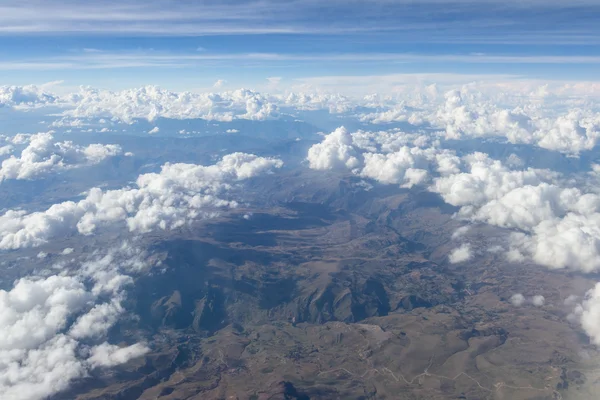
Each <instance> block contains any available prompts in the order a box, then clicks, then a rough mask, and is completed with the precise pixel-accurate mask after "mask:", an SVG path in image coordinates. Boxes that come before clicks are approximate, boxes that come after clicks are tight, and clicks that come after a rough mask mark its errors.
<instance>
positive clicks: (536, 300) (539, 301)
mask: <svg viewBox="0 0 600 400" xmlns="http://www.w3.org/2000/svg"><path fill="white" fill-rule="evenodd" d="M531 303H532V304H533V305H534V306H536V307H541V306H543V305H544V304H545V303H546V299H545V298H544V296H542V295H539V294H538V295H535V296H533V297H532V298H531Z"/></svg>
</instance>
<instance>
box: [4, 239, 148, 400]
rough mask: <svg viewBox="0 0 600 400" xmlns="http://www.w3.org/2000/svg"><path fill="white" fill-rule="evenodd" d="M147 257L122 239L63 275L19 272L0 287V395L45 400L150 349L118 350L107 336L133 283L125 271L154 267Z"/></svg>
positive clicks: (17, 399)
mask: <svg viewBox="0 0 600 400" xmlns="http://www.w3.org/2000/svg"><path fill="white" fill-rule="evenodd" d="M146 257H147V254H146V253H144V252H141V251H139V250H137V249H135V248H132V247H130V246H129V245H128V244H127V243H125V244H123V245H122V246H121V247H120V248H115V249H111V250H109V251H108V252H107V253H106V254H104V255H102V254H93V255H92V256H91V258H90V259H89V260H88V261H86V262H84V263H83V264H81V265H74V266H73V268H72V269H64V268H63V269H62V271H61V273H60V275H52V276H47V277H35V276H33V277H27V278H22V279H19V280H18V281H16V282H15V284H14V286H13V287H12V289H10V290H8V291H4V290H0V397H1V398H3V399H5V398H6V399H14V400H41V399H44V398H47V397H48V396H50V395H53V394H56V393H58V392H60V391H62V390H65V389H66V388H68V387H69V385H70V383H71V382H72V381H73V380H75V379H78V378H82V377H84V376H86V375H88V373H89V371H91V370H92V369H94V368H100V367H110V366H115V365H118V364H121V363H125V362H127V361H129V360H130V359H132V358H135V357H139V356H142V355H143V354H145V353H146V352H148V351H149V349H148V348H147V347H146V346H145V345H144V344H141V343H136V344H133V345H131V346H127V347H123V348H120V347H118V346H114V345H112V344H109V343H107V342H106V341H105V340H106V335H107V332H108V330H109V329H110V328H111V327H113V326H114V324H115V323H117V321H118V319H119V317H120V316H121V315H122V314H123V313H124V312H125V311H124V309H123V306H122V304H121V302H122V301H123V299H124V298H125V296H126V294H125V291H124V290H125V288H126V286H127V285H129V284H131V282H132V277H131V276H129V275H126V274H133V273H136V271H140V270H141V269H142V268H148V267H150V266H151V265H152V264H150V263H149V262H148V261H147V258H146ZM84 282H85V283H84ZM102 298H110V299H111V300H110V302H108V303H106V302H103V300H101V299H102Z"/></svg>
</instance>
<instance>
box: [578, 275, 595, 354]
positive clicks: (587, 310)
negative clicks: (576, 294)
mask: <svg viewBox="0 0 600 400" xmlns="http://www.w3.org/2000/svg"><path fill="white" fill-rule="evenodd" d="M572 317H573V318H574V319H577V320H578V321H579V322H580V323H581V327H582V328H583V330H584V331H585V333H586V334H587V335H588V336H589V337H590V339H591V341H592V343H594V344H595V345H597V346H600V283H597V284H596V286H594V288H592V289H590V290H589V291H588V292H587V293H586V295H585V298H584V299H583V302H582V303H581V304H578V305H577V306H576V307H575V309H574V311H573V314H572Z"/></svg>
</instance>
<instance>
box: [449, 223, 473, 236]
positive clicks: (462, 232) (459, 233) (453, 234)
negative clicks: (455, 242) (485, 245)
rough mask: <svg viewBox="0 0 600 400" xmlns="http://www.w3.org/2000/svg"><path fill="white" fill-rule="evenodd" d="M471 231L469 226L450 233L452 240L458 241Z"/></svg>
mask: <svg viewBox="0 0 600 400" xmlns="http://www.w3.org/2000/svg"><path fill="white" fill-rule="evenodd" d="M470 229H471V226H470V225H465V226H461V227H460V228H458V229H457V230H455V231H454V232H453V233H452V239H460V238H461V237H463V236H464V235H465V234H466V233H467V232H469V230H470Z"/></svg>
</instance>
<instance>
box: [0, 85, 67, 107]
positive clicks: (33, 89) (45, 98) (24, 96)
mask: <svg viewBox="0 0 600 400" xmlns="http://www.w3.org/2000/svg"><path fill="white" fill-rule="evenodd" d="M56 101H57V99H56V97H55V96H54V95H52V94H49V93H47V92H45V91H44V90H43V89H42V88H39V87H37V86H34V85H28V86H0V108H2V107H3V106H8V107H15V108H30V107H39V106H44V105H48V104H52V103H55V102H56Z"/></svg>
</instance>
